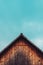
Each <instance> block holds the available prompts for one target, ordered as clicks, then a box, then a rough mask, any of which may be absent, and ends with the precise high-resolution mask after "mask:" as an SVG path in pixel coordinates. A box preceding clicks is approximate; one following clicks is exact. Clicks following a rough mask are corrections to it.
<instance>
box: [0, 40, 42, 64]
mask: <svg viewBox="0 0 43 65" xmlns="http://www.w3.org/2000/svg"><path fill="white" fill-rule="evenodd" d="M28 44H29V45H28ZM0 65H43V55H42V54H41V53H40V51H38V50H37V49H36V48H34V46H32V45H30V43H29V42H26V41H25V40H18V41H17V42H13V45H11V46H10V47H9V48H7V50H5V51H4V52H3V53H2V54H1V55H0Z"/></svg>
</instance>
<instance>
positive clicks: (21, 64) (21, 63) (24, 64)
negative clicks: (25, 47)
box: [5, 52, 31, 65]
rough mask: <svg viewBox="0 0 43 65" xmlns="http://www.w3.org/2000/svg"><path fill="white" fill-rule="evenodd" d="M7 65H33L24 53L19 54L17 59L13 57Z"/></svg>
mask: <svg viewBox="0 0 43 65" xmlns="http://www.w3.org/2000/svg"><path fill="white" fill-rule="evenodd" d="M5 65H31V62H30V60H28V58H27V57H26V55H24V54H23V53H22V52H17V53H16V55H15V57H13V58H12V59H11V60H10V61H9V62H8V63H7V64H5Z"/></svg>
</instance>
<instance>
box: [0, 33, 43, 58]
mask: <svg viewBox="0 0 43 65" xmlns="http://www.w3.org/2000/svg"><path fill="white" fill-rule="evenodd" d="M20 40H22V41H25V42H26V43H27V44H28V45H29V46H30V47H31V48H32V49H33V50H34V51H36V53H37V54H38V56H40V57H42V58H43V52H42V51H41V50H40V49H39V48H38V47H37V46H35V45H34V44H33V43H32V42H31V41H30V40H28V39H27V38H26V37H25V36H24V35H23V34H22V33H21V34H20V35H19V36H18V37H17V38H16V39H15V40H14V41H12V42H11V44H10V45H8V46H7V47H6V48H5V49H4V50H3V51H2V52H1V53H0V57H2V56H3V55H4V54H5V53H6V52H7V51H8V50H9V49H10V48H11V47H12V45H13V44H16V42H18V41H20Z"/></svg>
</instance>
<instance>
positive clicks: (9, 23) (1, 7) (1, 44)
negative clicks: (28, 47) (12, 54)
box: [0, 0, 43, 51]
mask: <svg viewBox="0 0 43 65" xmlns="http://www.w3.org/2000/svg"><path fill="white" fill-rule="evenodd" d="M20 33H23V34H24V35H25V36H26V37H27V38H28V39H29V40H31V41H32V42H33V43H34V44H35V45H36V46H38V47H39V48H40V49H41V50H43V0H0V51H2V50H3V49H4V48H5V47H6V46H7V45H9V44H10V42H11V41H13V40H14V39H15V38H16V37H17V36H18V35H19V34H20Z"/></svg>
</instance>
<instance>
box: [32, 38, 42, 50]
mask: <svg viewBox="0 0 43 65" xmlns="http://www.w3.org/2000/svg"><path fill="white" fill-rule="evenodd" d="M32 41H33V42H34V44H35V45H36V46H37V47H39V48H40V49H41V50H42V51H43V38H36V39H33V40H32Z"/></svg>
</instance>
